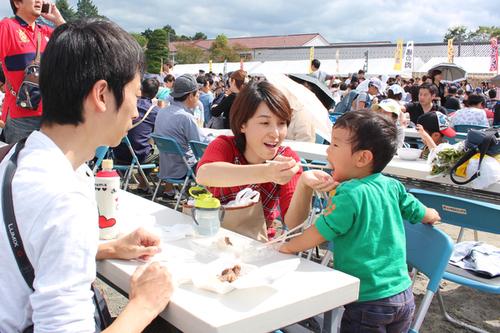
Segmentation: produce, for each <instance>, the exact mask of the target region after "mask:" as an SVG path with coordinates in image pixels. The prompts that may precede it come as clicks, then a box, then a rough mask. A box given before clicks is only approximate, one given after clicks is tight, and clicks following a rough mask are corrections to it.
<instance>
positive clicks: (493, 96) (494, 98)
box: [486, 88, 500, 110]
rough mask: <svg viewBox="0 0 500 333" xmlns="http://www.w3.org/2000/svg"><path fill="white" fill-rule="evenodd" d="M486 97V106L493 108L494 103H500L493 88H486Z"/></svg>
mask: <svg viewBox="0 0 500 333" xmlns="http://www.w3.org/2000/svg"><path fill="white" fill-rule="evenodd" d="M488 97H489V98H488V101H486V108H487V109H490V110H494V109H495V105H497V104H499V103H500V101H499V100H498V99H497V91H496V89H495V88H492V89H490V90H488Z"/></svg>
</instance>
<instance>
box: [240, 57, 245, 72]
mask: <svg viewBox="0 0 500 333" xmlns="http://www.w3.org/2000/svg"><path fill="white" fill-rule="evenodd" d="M240 69H241V70H244V69H243V58H240Z"/></svg>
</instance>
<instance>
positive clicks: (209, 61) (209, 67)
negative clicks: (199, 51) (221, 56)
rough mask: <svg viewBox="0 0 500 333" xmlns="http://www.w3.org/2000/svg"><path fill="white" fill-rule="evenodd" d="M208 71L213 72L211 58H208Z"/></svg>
mask: <svg viewBox="0 0 500 333" xmlns="http://www.w3.org/2000/svg"><path fill="white" fill-rule="evenodd" d="M208 71H209V72H213V70H212V59H209V60H208Z"/></svg>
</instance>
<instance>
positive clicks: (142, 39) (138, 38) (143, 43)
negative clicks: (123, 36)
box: [131, 32, 148, 49]
mask: <svg viewBox="0 0 500 333" xmlns="http://www.w3.org/2000/svg"><path fill="white" fill-rule="evenodd" d="M131 35H132V37H134V38H135V40H136V41H137V43H139V45H140V46H141V47H142V48H143V49H145V48H146V46H147V45H148V39H147V38H146V37H144V36H143V35H142V34H138V33H136V32H132V33H131Z"/></svg>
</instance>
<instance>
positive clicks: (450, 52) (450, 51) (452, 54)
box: [448, 38, 455, 63]
mask: <svg viewBox="0 0 500 333" xmlns="http://www.w3.org/2000/svg"><path fill="white" fill-rule="evenodd" d="M454 57H455V48H454V47H453V38H450V39H448V62H449V63H452V62H453V58H454Z"/></svg>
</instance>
